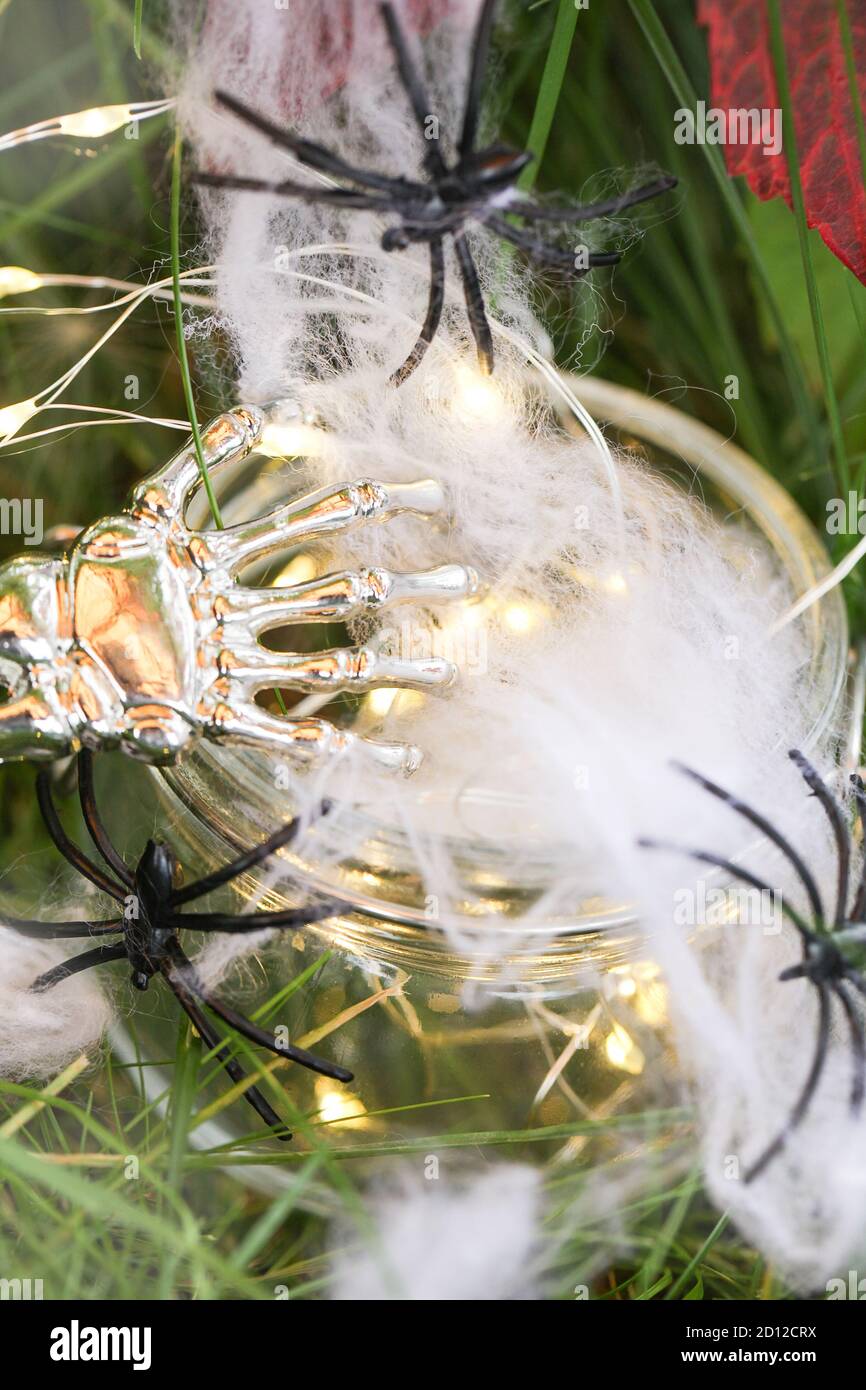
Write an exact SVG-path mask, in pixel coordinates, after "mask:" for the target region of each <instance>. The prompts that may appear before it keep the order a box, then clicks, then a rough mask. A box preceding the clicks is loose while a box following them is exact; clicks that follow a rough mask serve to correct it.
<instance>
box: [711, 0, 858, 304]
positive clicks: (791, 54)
mask: <svg viewBox="0 0 866 1390" xmlns="http://www.w3.org/2000/svg"><path fill="white" fill-rule="evenodd" d="M780 9H781V11H782V30H783V34H784V40H785V54H786V58H787V67H788V79H789V82H790V85H791V103H792V106H793V119H794V130H795V132H796V136H797V151H798V154H799V159H800V171H801V176H802V180H803V197H804V200H805V204H806V219H807V221H808V223H809V226H810V227H817V229H818V231H819V232H820V234H821V236H822V237H823V239H824V241H825V242H826V243H827V245H828V246H829V248H830V250H831V251H832V252H833V253H834V254H835V255H836V256H838V257H839V259H840V260H841V261H843V262H844V263H845V265H847V266H848V267H849V269H851V270H853V272H854V274H855V275H856V276H857V278H858V279H859V280H862V281H863V282H864V284H866V189H864V184H863V169H862V165H861V162H860V151H859V147H858V144H857V128H856V124H855V115H854V108H853V106H852V101H851V92H850V88H849V85H848V74H847V69H846V67H845V54H844V51H843V48H842V40H841V34H840V30H839V17H838V13H837V9H836V0H783V4H782V5H781V6H780ZM848 14H849V17H850V23H851V30H852V35H853V43H854V59H855V66H856V69H857V82H858V88H859V92H860V101H861V106H862V108H863V109H864V110H866V5H864V3H863V0H848ZM698 20H699V22H700V23H702V24H705V25H707V26H708V29H709V50H710V71H711V87H712V102H713V106H714V107H715V108H720V109H722V110H724V111H729V110H732V109H746V110H748V109H751V108H757V109H758V110H761V109H770V110H772V109H774V108H777V107H778V106H779V100H778V95H777V88H776V77H775V70H774V67H773V56H772V50H771V47H770V30H769V21H768V17H767V6H766V3H765V0H699V2H698ZM780 119H781V118H780ZM724 148H725V161H726V163H727V167H728V173H729V174H732V175H735V174H743V175H745V177H746V180H747V182H748V184H749V187H750V188H751V189H752V191H753V192H754V193H755V194H757V196H758V197H759V198H762V199H768V198H778V197H783V198H784V199H785V200H786V202H787V203H788V206H789V207H790V206H791V183H790V179H789V176H788V163H787V156H786V153H785V150H784V149H782V150H781V151H780V152H779V153H778V154H770V153H767V154H765V153H764V147H763V145H762V144H760V143H753V144H752V143H749V144H725V147H724Z"/></svg>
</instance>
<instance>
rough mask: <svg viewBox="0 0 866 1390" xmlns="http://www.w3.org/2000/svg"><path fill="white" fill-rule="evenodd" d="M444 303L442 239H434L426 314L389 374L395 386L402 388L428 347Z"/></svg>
mask: <svg viewBox="0 0 866 1390" xmlns="http://www.w3.org/2000/svg"><path fill="white" fill-rule="evenodd" d="M444 303H445V251H444V248H443V243H442V238H441V237H440V236H438V237H434V238H433V239H432V240H431V242H430V296H429V298H428V300H427V313H426V314H425V316H424V323H423V326H422V328H421V332H420V333H419V334H418V339H417V342H416V343H415V346H414V347H413V349H412V351H411V352H410V353H409V356H408V357H407V358H406V361H405V362H404V363H403V365H402V366H400V367H398V368H397V370H396V371H395V372H392V373H391V378H390V379H391V381H392V382H393V384H394V385H395V386H402V385H403V382H404V381H405V380H406V378H407V377H410V376H411V375H412V373H413V372H414V370H415V368H416V367H417V366H418V365H419V363H420V362H421V359H422V358H423V357H424V354H425V353H426V351H427V349H428V347H429V346H430V344H431V343H432V341H433V339H434V338H435V336H436V330H437V329H438V327H439V324H440V322H441V320H442V307H443V305H444Z"/></svg>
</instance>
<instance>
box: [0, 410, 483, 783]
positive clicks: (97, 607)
mask: <svg viewBox="0 0 866 1390" xmlns="http://www.w3.org/2000/svg"><path fill="white" fill-rule="evenodd" d="M268 419H269V412H268V411H267V410H260V409H258V408H257V407H254V406H239V407H237V408H236V409H234V410H231V411H228V412H227V413H226V414H224V415H220V416H219V417H218V418H217V419H215V420H213V421H212V422H211V423H210V424H209V425H208V426H207V427H206V429H205V430H204V432H203V436H202V438H203V445H204V456H205V460H206V463H207V467H208V471H209V473H211V474H216V473H218V472H219V471H220V470H221V469H222V468H223V467H226V466H228V465H229V464H231V463H235V462H236V461H238V460H240V459H242V458H243V457H244V456H245V455H246V454H248V453H249V452H250V451H251V450H253V449H255V448H256V446H257V445H258V444H259V443H260V441H261V438H262V432H263V430H264V428H265V426H266V424H267V423H268ZM200 481H201V478H200V473H199V469H198V464H197V459H196V454H195V451H194V449H193V446H192V442H191V441H190V443H189V444H187V446H186V447H185V448H183V449H182V450H181V451H180V453H178V454H177V455H175V457H174V458H173V459H172V460H171V461H170V462H169V463H167V464H166V465H165V467H164V468H162V469H161V470H159V471H158V472H157V473H154V474H153V475H152V476H151V477H150V478H148V479H147V480H145V481H144V482H143V483H141V484H140V485H139V486H138V487H137V488H136V489H135V491H134V492H133V494H132V498H131V502H130V506H129V508H128V509H127V510H126V511H124V512H122V513H121V514H120V515H119V516H115V517H107V518H105V519H104V520H102V521H99V522H97V524H96V525H95V526H92V527H90V528H89V530H87V531H84V532H83V533H82V534H81V535H80V536H79V537H78V538H77V539H76V541H75V543H74V545H73V546H72V548H71V549H70V551H69V554H68V556H67V557H66V558H63V559H52V558H51V557H49V556H45V555H33V554H30V555H27V556H21V557H20V558H18V559H15V560H12V561H10V562H9V563H8V564H6V565H4V566H3V567H2V568H0V683H2V684H3V685H5V686H6V687H7V689H8V691H9V698H8V699H7V701H6V702H5V703H3V704H0V761H7V760H9V759H20V758H32V759H40V760H49V759H53V758H59V757H63V756H65V755H66V754H68V753H70V752H72V751H74V750H75V749H76V748H78V747H79V746H81V745H85V746H87V747H89V748H93V749H98V748H111V747H118V746H119V747H120V748H122V749H123V751H124V752H126V753H128V754H129V755H130V756H131V757H134V758H139V759H141V760H143V761H146V762H151V763H165V762H172V761H174V760H175V759H176V758H177V757H178V756H179V755H181V754H182V753H184V752H186V751H187V750H188V749H189V748H190V747H191V746H192V745H193V744H194V743H195V742H196V741H197V740H198V739H199V738H201V737H205V738H213V739H225V740H230V741H231V742H233V743H236V744H247V745H258V746H262V747H266V748H269V749H272V750H273V751H275V752H279V753H281V754H283V755H289V756H292V757H296V758H302V759H310V758H319V757H329V756H334V755H336V754H339V753H342V752H344V751H346V750H347V749H348V748H349V747H350V746H351V745H352V744H354V743H357V744H360V745H362V746H363V747H364V748H365V749H366V750H367V751H368V752H369V754H370V755H371V756H372V758H373V759H374V761H375V762H377V763H379V764H380V765H382V766H385V767H389V768H393V769H396V770H399V771H404V772H411V771H413V770H414V769H415V767H416V766H417V765H418V762H419V760H420V753H419V752H418V750H417V749H415V748H412V747H411V746H408V745H406V744H399V743H396V744H389V743H377V742H374V741H372V740H367V739H359V738H358V737H357V736H356V735H353V734H352V733H350V732H348V731H345V730H341V729H338V728H336V727H335V726H334V725H333V724H331V723H329V722H328V721H327V720H323V719H312V718H304V719H292V718H291V717H289V718H280V717H278V716H275V715H271V714H268V713H267V712H266V711H265V710H263V709H262V708H260V707H259V706H258V705H257V704H256V703H255V695H256V693H257V691H259V690H262V689H266V688H268V687H271V686H284V687H288V686H291V687H294V688H296V689H299V690H303V691H310V692H316V691H327V690H333V691H335V692H336V691H340V690H358V691H363V690H369V689H371V688H374V687H376V686H378V685H388V686H401V687H408V688H415V689H424V690H428V689H435V688H442V687H445V686H447V685H449V684H450V683H451V681H452V680H453V679H454V676H455V668H454V667H453V666H452V664H451V663H450V662H448V661H444V660H442V659H440V658H431V659H429V660H399V659H396V658H392V657H388V656H384V655H381V654H379V653H378V652H377V651H376V650H375V649H374V648H373V647H371V646H360V647H339V648H335V649H333V650H330V651H322V652H313V653H304V654H293V653H283V652H275V651H267V650H266V649H265V648H264V647H262V646H260V645H259V643H258V641H257V640H256V639H257V638H258V637H259V636H260V635H261V634H262V633H265V632H267V631H268V630H269V629H273V628H276V627H280V626H284V625H286V624H291V623H293V622H304V623H309V622H333V621H337V622H339V621H343V620H346V619H349V618H352V617H354V616H356V615H358V614H361V613H365V612H370V611H375V610H377V609H380V608H383V607H386V606H388V605H392V604H398V603H401V602H416V603H431V602H440V601H443V600H452V599H460V598H464V597H466V596H467V595H470V594H471V593H473V592H474V590H475V588H476V586H477V577H476V575H475V572H474V571H473V570H471V569H469V568H467V567H465V566H463V565H442V566H440V567H438V568H436V569H432V570H427V571H421V572H418V573H412V574H394V573H392V572H390V571H388V570H385V569H379V568H371V569H358V570H349V571H344V572H341V573H336V574H327V575H324V576H322V577H321V578H319V579H314V580H311V581H309V582H307V583H303V584H294V585H288V586H285V587H277V588H264V589H254V588H243V587H240V586H239V585H238V583H237V576H238V574H239V573H240V571H241V570H243V569H244V568H245V567H246V566H248V565H249V564H251V563H252V562H254V561H259V560H262V559H264V558H266V557H267V556H269V555H272V554H275V553H277V552H279V551H284V550H287V549H289V548H291V547H293V546H296V545H298V544H300V543H302V542H303V543H308V542H311V541H316V540H317V539H323V538H327V537H330V536H334V535H335V534H337V533H339V532H345V531H348V530H350V529H352V528H354V527H357V526H363V525H366V524H369V523H371V522H378V521H384V520H387V519H388V518H389V517H392V516H395V515H397V514H399V513H400V512H415V513H419V514H421V515H433V514H435V513H436V512H438V511H439V510H440V509H441V508H442V506H443V501H444V499H443V495H442V490H441V488H440V487H439V485H438V484H437V483H435V482H433V481H432V480H430V479H424V480H422V481H420V482H415V483H388V484H385V483H380V482H374V481H371V480H370V479H366V478H365V479H360V480H358V481H356V482H351V483H346V484H344V485H342V486H340V487H336V488H323V489H322V490H320V491H318V492H315V493H312V494H309V495H308V496H305V497H302V498H300V499H298V500H296V501H294V502H290V503H288V504H287V505H285V506H282V507H278V508H276V509H275V510H273V511H271V512H269V513H268V514H267V515H266V516H264V517H262V518H260V519H259V520H257V521H253V522H250V523H245V524H240V525H236V526H228V527H226V528H225V529H224V530H221V531H210V530H208V531H200V530H194V529H191V528H190V527H188V526H187V524H186V521H185V511H186V506H187V503H188V501H189V498H190V497H191V495H192V493H193V492H194V491H195V489H196V487H197V486H198V484H199V483H200Z"/></svg>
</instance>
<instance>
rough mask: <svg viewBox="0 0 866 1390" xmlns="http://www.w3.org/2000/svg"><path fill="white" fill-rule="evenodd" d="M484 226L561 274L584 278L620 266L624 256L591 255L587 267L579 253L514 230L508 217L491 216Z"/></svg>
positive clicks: (605, 253) (613, 254) (611, 252)
mask: <svg viewBox="0 0 866 1390" xmlns="http://www.w3.org/2000/svg"><path fill="white" fill-rule="evenodd" d="M483 225H484V226H485V227H489V228H490V230H491V231H493V232H495V233H496V235H497V236H499V237H502V240H503V241H509V242H511V245H512V246H517V247H519V248H520V250H521V251H525V252H526V254H527V256H531V257H532V259H533V260H534V261H538V262H539V264H542V265H550V266H555V267H557V268H558V269H560V270H567V271H569V272H570V273H571V274H572V275H575V276H577V277H578V278H580V277H581V276H583V275H586V273H587V271H588V270H592V269H593V268H594V267H595V266H598V265H618V264H619V262H620V261H621V260H622V253H621V252H619V251H590V252H589V254H588V255H587V258H586V266H581V267H579V266H577V265H576V264H575V261H576V258H577V253H576V252H575V251H566V250H564V249H563V248H562V247H561V246H549V245H548V244H547V242H545V241H539V239H538V237H535V236H532V234H531V233H529V232H525V231H523V229H522V228H520V227H512V225H511V223H510V222H506V220H505V218H504V217H500V216H499V214H498V213H495V212H492V213H488V214H487V216H485V217H484V219H483Z"/></svg>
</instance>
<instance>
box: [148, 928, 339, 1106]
mask: <svg viewBox="0 0 866 1390" xmlns="http://www.w3.org/2000/svg"><path fill="white" fill-rule="evenodd" d="M171 954H172V966H171V967H169V966H165V967H164V970H165V971H166V973H168V971H169V969H170V970H171V975H170V979H174V980H175V981H179V982H180V984H181V985H182V986H185V987H186V989H187V990H189V991H190V992H191V993H192V994H194V995H195V996H196V998H197V999H199V1000H200V1001H201V1002H202V1004H204V1005H205V1006H206V1008H208V1009H210V1010H211V1012H212V1013H215V1014H216V1015H217V1017H218V1018H221V1019H222V1020H223V1022H224V1023H227V1024H228V1025H229V1027H230V1028H234V1030H235V1032H237V1033H240V1034H242V1036H243V1037H245V1038H249V1040H250V1042H253V1043H256V1044H257V1045H258V1046H259V1047H265V1048H267V1049H268V1051H269V1052H275V1053H276V1054H277V1056H278V1057H287V1058H288V1059H289V1061H290V1062H297V1063H299V1065H300V1066H302V1067H306V1068H307V1069H308V1070H309V1071H314V1072H318V1073H319V1075H320V1076H330V1077H332V1078H333V1079H334V1080H335V1081H352V1080H353V1079H354V1078H353V1075H352V1073H351V1072H350V1071H347V1070H346V1068H345V1067H339V1066H337V1065H336V1063H334V1062H327V1061H325V1059H324V1058H322V1057H316V1056H314V1055H313V1053H312V1052H307V1051H305V1049H304V1048H302V1047H293V1046H292V1044H291V1043H280V1042H277V1040H276V1038H275V1037H274V1034H273V1033H268V1032H266V1031H265V1029H264V1028H259V1026H258V1024H255V1023H253V1022H252V1021H251V1020H250V1019H248V1018H244V1017H243V1015H242V1014H239V1013H236V1012H235V1010H234V1009H230V1008H229V1006H228V1005H227V1004H222V1003H221V1002H220V1001H219V1000H218V999H215V998H214V997H213V995H211V994H208V992H207V990H206V989H205V988H204V986H203V985H202V983H201V981H200V980H199V978H198V975H197V974H196V971H195V967H194V966H193V964H192V961H190V960H188V959H187V957H186V956H185V955H184V952H183V950H182V949H181V947H180V946H179V945H178V944H176V943H174V944H173V945H172V946H171Z"/></svg>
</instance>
